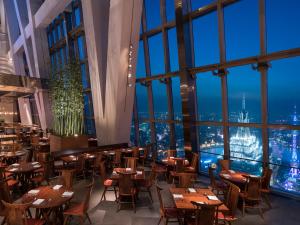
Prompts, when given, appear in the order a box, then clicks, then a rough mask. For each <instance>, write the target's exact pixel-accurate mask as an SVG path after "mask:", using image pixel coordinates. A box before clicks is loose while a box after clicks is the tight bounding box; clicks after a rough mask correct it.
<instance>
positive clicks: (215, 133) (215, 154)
mask: <svg viewBox="0 0 300 225" xmlns="http://www.w3.org/2000/svg"><path fill="white" fill-rule="evenodd" d="M199 141H200V152H201V153H200V170H201V171H202V172H204V173H208V168H209V167H210V165H211V164H212V163H215V164H217V162H218V159H223V155H224V140H223V127H217V126H200V127H199Z"/></svg>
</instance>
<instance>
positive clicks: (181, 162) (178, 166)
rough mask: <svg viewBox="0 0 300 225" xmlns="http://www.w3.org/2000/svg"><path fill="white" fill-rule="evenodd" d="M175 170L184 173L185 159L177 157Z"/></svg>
mask: <svg viewBox="0 0 300 225" xmlns="http://www.w3.org/2000/svg"><path fill="white" fill-rule="evenodd" d="M175 170H176V172H177V173H182V172H183V171H184V159H176V166H175Z"/></svg>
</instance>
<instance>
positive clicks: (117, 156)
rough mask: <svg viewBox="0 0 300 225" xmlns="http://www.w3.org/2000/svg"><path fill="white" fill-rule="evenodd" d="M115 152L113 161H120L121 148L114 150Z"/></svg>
mask: <svg viewBox="0 0 300 225" xmlns="http://www.w3.org/2000/svg"><path fill="white" fill-rule="evenodd" d="M115 153H116V154H115V158H114V162H115V163H121V154H122V152H121V150H116V151H115Z"/></svg>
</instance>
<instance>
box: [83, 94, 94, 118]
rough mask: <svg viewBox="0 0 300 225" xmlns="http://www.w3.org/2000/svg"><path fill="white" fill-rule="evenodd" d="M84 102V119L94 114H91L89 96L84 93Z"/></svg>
mask: <svg viewBox="0 0 300 225" xmlns="http://www.w3.org/2000/svg"><path fill="white" fill-rule="evenodd" d="M83 100H84V117H91V116H92V113H91V109H90V98H89V94H86V93H84V94H83Z"/></svg>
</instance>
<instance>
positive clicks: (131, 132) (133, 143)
mask: <svg viewBox="0 0 300 225" xmlns="http://www.w3.org/2000/svg"><path fill="white" fill-rule="evenodd" d="M130 144H131V145H135V127H134V120H133V118H132V122H131V127H130Z"/></svg>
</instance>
